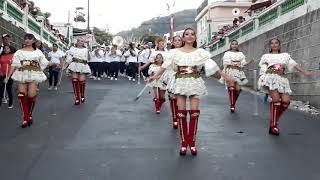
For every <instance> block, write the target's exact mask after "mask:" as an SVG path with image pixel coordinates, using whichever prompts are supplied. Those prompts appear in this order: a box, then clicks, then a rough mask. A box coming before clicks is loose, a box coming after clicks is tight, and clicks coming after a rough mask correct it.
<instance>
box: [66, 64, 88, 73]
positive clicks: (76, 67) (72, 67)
mask: <svg viewBox="0 0 320 180" xmlns="http://www.w3.org/2000/svg"><path fill="white" fill-rule="evenodd" d="M68 72H69V73H80V74H91V70H90V67H89V65H88V64H84V63H77V62H71V63H70V64H69V66H68Z"/></svg>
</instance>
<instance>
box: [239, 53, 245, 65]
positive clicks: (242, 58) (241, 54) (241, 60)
mask: <svg viewBox="0 0 320 180" xmlns="http://www.w3.org/2000/svg"><path fill="white" fill-rule="evenodd" d="M240 62H241V66H242V67H243V66H244V65H245V64H246V63H247V61H246V56H245V55H244V54H243V53H242V52H241V53H240Z"/></svg>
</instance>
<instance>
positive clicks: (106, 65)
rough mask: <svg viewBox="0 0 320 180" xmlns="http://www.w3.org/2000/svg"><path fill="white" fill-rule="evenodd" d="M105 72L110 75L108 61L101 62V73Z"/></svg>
mask: <svg viewBox="0 0 320 180" xmlns="http://www.w3.org/2000/svg"><path fill="white" fill-rule="evenodd" d="M103 73H105V74H106V75H107V76H111V65H110V63H109V62H103V70H102V74H103Z"/></svg>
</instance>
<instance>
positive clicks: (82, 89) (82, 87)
mask: <svg viewBox="0 0 320 180" xmlns="http://www.w3.org/2000/svg"><path fill="white" fill-rule="evenodd" d="M79 86H80V101H81V103H84V102H85V101H86V99H85V90H86V81H79Z"/></svg>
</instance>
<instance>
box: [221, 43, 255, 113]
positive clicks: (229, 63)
mask: <svg viewBox="0 0 320 180" xmlns="http://www.w3.org/2000/svg"><path fill="white" fill-rule="evenodd" d="M251 62H252V61H249V62H246V57H245V56H244V54H243V53H242V52H240V50H239V44H238V41H237V40H232V41H231V44H230V50H229V51H227V52H226V53H225V54H224V56H223V67H224V69H223V72H224V73H226V74H227V75H229V76H230V77H232V78H233V79H234V81H233V83H226V82H225V81H224V80H223V78H221V79H220V82H222V83H226V85H227V87H228V93H229V100H230V112H232V113H233V112H234V111H235V105H236V102H237V99H238V97H239V95H240V93H241V87H240V86H243V85H245V84H247V83H248V79H247V77H246V75H245V73H244V71H243V67H244V66H246V65H248V64H249V63H251Z"/></svg>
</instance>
